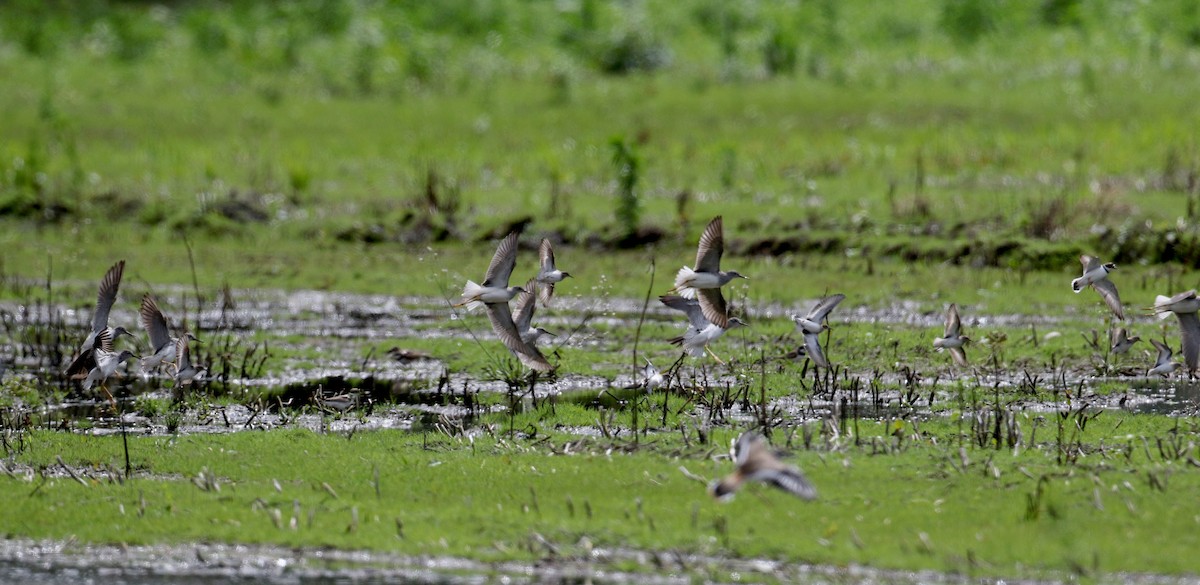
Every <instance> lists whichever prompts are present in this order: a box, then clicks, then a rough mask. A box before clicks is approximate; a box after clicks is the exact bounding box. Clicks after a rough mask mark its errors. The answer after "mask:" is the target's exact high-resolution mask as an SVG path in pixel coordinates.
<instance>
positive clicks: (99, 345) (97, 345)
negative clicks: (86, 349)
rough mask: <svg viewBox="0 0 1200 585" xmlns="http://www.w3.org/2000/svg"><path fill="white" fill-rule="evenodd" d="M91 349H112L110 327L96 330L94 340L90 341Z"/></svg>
mask: <svg viewBox="0 0 1200 585" xmlns="http://www.w3.org/2000/svg"><path fill="white" fill-rule="evenodd" d="M92 348H93V349H101V350H104V351H112V350H113V338H112V329H109V328H108V327H105V328H103V329H101V330H100V331H97V332H96V340H95V341H93V342H92Z"/></svg>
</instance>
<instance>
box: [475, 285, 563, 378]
mask: <svg viewBox="0 0 1200 585" xmlns="http://www.w3.org/2000/svg"><path fill="white" fill-rule="evenodd" d="M487 314H488V320H490V321H491V322H492V331H495V332H496V337H499V338H500V342H501V343H503V344H504V347H507V348H508V351H509V352H511V353H512V354H513V355H514V356H516V357H517V359H518V360H520V361H521V363H522V364H525V367H527V368H529V369H531V370H535V371H538V372H549V371H551V370H553V369H554V366H553V365H552V364H551V363H550V361H549V360H547V359H546V356H544V355H542V352H541V351H539V350H538V348H536V347H534V346H533V344H531V343H527V342H525V340H523V339H521V333H520V332H519V331H518V330H517V325H516V324H515V323H514V322H513V318H512V312H511V311H510V310H509V307H508V303H507V302H503V303H488V304H487Z"/></svg>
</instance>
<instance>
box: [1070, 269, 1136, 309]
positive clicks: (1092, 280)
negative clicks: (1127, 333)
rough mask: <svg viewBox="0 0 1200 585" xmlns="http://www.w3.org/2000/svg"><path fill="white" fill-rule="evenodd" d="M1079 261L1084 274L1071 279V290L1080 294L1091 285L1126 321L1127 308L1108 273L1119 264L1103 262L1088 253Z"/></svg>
mask: <svg viewBox="0 0 1200 585" xmlns="http://www.w3.org/2000/svg"><path fill="white" fill-rule="evenodd" d="M1079 263H1080V264H1083V276H1080V277H1079V278H1076V279H1075V280H1072V281H1071V290H1073V291H1075V294H1079V293H1080V292H1082V291H1083V289H1085V288H1087V287H1088V286H1091V287H1092V288H1094V289H1096V292H1098V293H1100V296H1101V298H1103V299H1104V302H1105V303H1107V304H1108V308H1109V309H1112V312H1113V314H1114V315H1116V316H1117V318H1118V319H1120V320H1122V321H1124V320H1125V310H1124V309H1123V308H1122V307H1121V297H1120V296H1119V295H1117V285H1115V284H1113V282H1112V281H1111V280H1109V279H1108V274H1109V273H1110V272H1112V271H1114V270H1116V269H1117V265H1116V264H1113V263H1112V262H1108V263H1105V262H1101V261H1100V259H1099V258H1095V257H1092V256H1088V255H1087V254H1083V255H1082V256H1080V257H1079Z"/></svg>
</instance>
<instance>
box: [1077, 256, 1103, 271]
mask: <svg viewBox="0 0 1200 585" xmlns="http://www.w3.org/2000/svg"><path fill="white" fill-rule="evenodd" d="M1079 263H1080V264H1083V273H1084V274H1087V273H1089V272H1091V271H1093V270H1095V269H1097V268H1100V259H1099V258H1094V257H1092V256H1088V255H1087V254H1080V256H1079Z"/></svg>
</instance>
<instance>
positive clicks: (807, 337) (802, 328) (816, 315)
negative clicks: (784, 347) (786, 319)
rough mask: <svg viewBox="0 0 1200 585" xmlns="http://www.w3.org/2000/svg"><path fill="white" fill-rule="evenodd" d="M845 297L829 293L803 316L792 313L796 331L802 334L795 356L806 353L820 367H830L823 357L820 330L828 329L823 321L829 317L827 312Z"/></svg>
mask: <svg viewBox="0 0 1200 585" xmlns="http://www.w3.org/2000/svg"><path fill="white" fill-rule="evenodd" d="M845 298H846V295H844V294H841V293H838V294H836V295H831V296H828V297H825V298H823V299H821V300H820V301H818V302H817V304H816V306H814V307H813V308H812V310H811V311H809V312H808V314H807V315H805V316H803V317H801V316H799V315H792V322H793V323H795V324H796V331H799V332H800V333H802V334H804V346H803V347H802V348H799V349H797V350H796V355H797V356H801V355H807V356H808V358H809V359H811V360H812V361H813V363H814V364H816V365H818V366H820V367H822V368H828V367H830V364H829V360H828V359H826V358H825V351H824V350H823V349H821V338H820V336H821V332H822V331H825V330H826V329H829V324H828V323H826V322H825V320H826V319H827V318H828V317H829V312H830V311H832V310H833V308H834V307H836V306H838V303H841V302H842V301H843V300H845Z"/></svg>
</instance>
